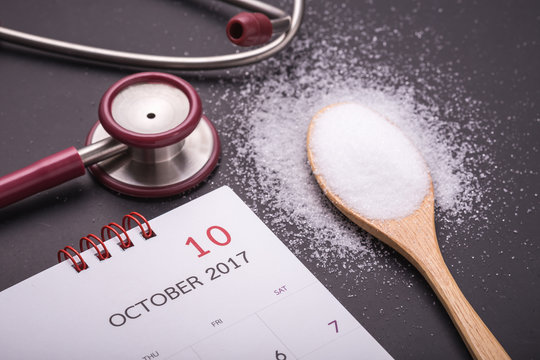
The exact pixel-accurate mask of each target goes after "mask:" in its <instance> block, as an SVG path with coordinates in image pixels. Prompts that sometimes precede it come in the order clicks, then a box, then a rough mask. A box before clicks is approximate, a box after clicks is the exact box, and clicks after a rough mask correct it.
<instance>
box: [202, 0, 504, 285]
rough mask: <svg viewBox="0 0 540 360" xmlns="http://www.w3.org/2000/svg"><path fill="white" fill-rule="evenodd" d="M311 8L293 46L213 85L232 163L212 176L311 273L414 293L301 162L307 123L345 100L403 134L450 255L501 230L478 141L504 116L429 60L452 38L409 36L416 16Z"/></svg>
mask: <svg viewBox="0 0 540 360" xmlns="http://www.w3.org/2000/svg"><path fill="white" fill-rule="evenodd" d="M307 5H308V7H307V9H306V21H304V23H303V25H302V29H301V31H300V33H299V35H298V37H297V38H295V40H294V41H293V42H292V43H291V45H290V46H289V47H288V48H287V49H286V50H284V51H283V52H281V53H279V54H278V55H277V56H275V57H273V58H271V59H268V60H266V61H264V62H261V63H259V64H257V65H255V66H251V67H244V68H241V69H237V70H229V71H227V72H226V74H225V75H224V76H222V77H220V78H219V81H216V82H211V83H212V85H211V87H210V93H209V94H205V96H204V98H203V101H204V104H205V105H204V109H205V110H204V111H205V114H206V115H207V116H208V117H209V118H210V119H211V120H212V121H214V122H215V123H216V124H217V125H218V127H219V128H220V130H221V131H220V136H221V138H222V143H223V144H224V146H223V153H224V156H223V158H222V159H226V160H224V161H222V163H221V165H220V166H221V168H222V169H223V168H226V169H227V171H218V172H217V173H216V176H215V177H214V179H215V181H217V182H218V184H219V185H222V184H224V183H225V184H228V185H230V186H232V187H233V188H235V190H237V191H238V192H239V193H240V194H241V195H242V197H243V199H244V200H245V201H246V202H248V204H249V206H250V207H251V208H252V209H254V210H255V212H256V213H257V215H258V216H259V217H261V218H262V219H263V221H264V222H265V223H266V224H268V225H269V226H270V228H271V229H272V230H273V231H274V232H276V233H277V234H278V236H279V237H280V239H282V240H283V241H284V242H285V243H286V244H287V246H288V247H289V248H290V249H291V250H292V251H294V252H295V253H296V254H297V255H299V256H301V258H302V259H303V260H305V261H307V262H308V263H309V266H310V267H311V268H324V269H325V272H326V273H330V274H331V275H329V276H334V277H339V278H340V280H343V282H344V283H347V284H351V283H354V284H355V285H354V286H351V287H350V291H351V294H358V293H359V291H360V290H359V289H362V283H364V281H365V279H367V278H373V277H375V278H377V279H378V281H383V282H385V283H386V284H393V283H399V282H401V281H404V282H405V283H406V285H407V286H413V285H414V284H415V282H417V280H416V279H415V278H414V273H413V272H410V271H409V270H408V266H409V265H408V264H407V263H406V261H404V260H400V259H399V258H398V257H396V256H390V252H389V250H388V248H387V247H385V246H384V245H383V244H382V243H381V242H380V241H378V240H375V239H373V238H372V237H371V236H370V235H368V234H367V233H365V232H364V231H362V230H360V229H359V228H358V226H356V225H355V224H353V223H352V222H350V221H349V220H348V219H347V218H346V217H345V216H343V214H341V213H340V212H339V211H338V210H337V209H336V208H335V207H334V206H333V205H332V204H331V203H330V202H329V201H328V199H327V198H326V197H325V196H324V195H323V193H322V192H321V190H320V188H319V186H318V184H317V182H316V181H315V178H314V177H313V175H312V173H311V169H310V166H309V163H308V161H307V156H306V135H307V129H308V126H309V123H310V121H311V118H312V117H313V116H314V115H315V114H316V113H317V111H318V110H319V109H321V108H322V107H323V106H324V105H330V104H334V103H337V102H345V101H346V102H355V103H362V104H364V105H366V106H368V107H369V108H371V109H373V110H375V111H377V112H379V113H381V114H384V116H385V117H386V118H387V119H388V120H389V121H390V122H391V123H393V124H395V125H396V126H398V127H399V128H400V129H401V131H403V132H404V133H405V135H406V136H407V137H408V138H409V139H411V141H412V142H413V143H414V145H415V147H416V148H417V149H418V150H419V151H420V152H421V153H422V156H423V158H424V159H425V160H426V163H427V165H428V167H429V169H430V172H431V177H432V180H433V188H434V192H435V208H436V211H435V218H436V222H437V230H438V235H439V243H440V245H441V246H442V247H443V248H444V250H445V251H447V252H449V251H450V250H452V249H453V248H457V247H459V248H461V249H463V248H467V246H469V243H472V242H471V241H470V239H471V236H470V234H474V236H472V239H474V241H476V239H481V238H482V234H483V231H484V230H485V229H487V228H488V227H490V226H493V224H494V223H497V219H496V218H495V217H494V216H493V215H494V213H493V203H492V200H491V198H490V196H485V194H489V192H490V191H492V190H493V189H492V187H493V184H494V183H495V181H496V180H495V179H496V177H497V173H498V172H499V171H500V169H497V168H496V166H495V165H496V163H495V162H494V156H493V152H492V151H486V146H485V145H482V144H489V143H490V141H491V140H490V137H491V135H490V134H492V133H493V132H494V131H495V130H496V128H497V126H498V124H500V120H498V119H497V117H496V116H493V114H491V112H489V111H488V109H487V107H486V106H485V104H483V103H481V102H479V101H478V99H475V98H474V96H471V93H470V92H469V91H468V90H467V88H466V87H465V86H464V83H463V77H462V76H461V75H460V74H459V73H456V72H455V71H451V66H450V65H451V64H444V65H445V66H444V67H441V66H440V65H441V64H433V63H431V62H430V59H429V54H437V52H433V49H438V48H440V46H443V45H444V44H445V39H444V37H443V35H442V34H438V33H437V32H435V31H434V29H431V28H419V29H418V32H417V33H416V34H415V33H413V32H411V31H410V26H411V21H414V17H411V14H410V13H409V14H405V13H399V14H396V16H397V18H396V21H393V22H392V23H391V24H388V23H386V22H385V20H384V21H383V22H381V21H380V20H381V16H380V12H379V11H378V9H377V7H375V6H366V7H363V8H362V11H361V12H360V11H359V10H355V11H351V9H350V7H345V8H342V3H341V2H332V1H327V2H324V5H323V6H324V8H325V11H320V7H319V6H317V9H313V8H311V7H310V6H309V3H308V4H307ZM344 19H345V20H344ZM343 24H356V25H354V26H353V28H350V27H348V26H347V27H345V26H344V25H343ZM374 36H376V37H377V39H378V40H377V41H376V42H373V41H371V40H372V39H373V37H374ZM420 37H421V39H420ZM403 44H416V45H415V46H417V47H418V55H419V56H418V57H411V56H409V55H410V53H404V52H403V51H402V50H403V46H404V45H403ZM404 54H405V55H406V56H403V55H404ZM446 65H449V66H450V67H446ZM205 83H208V81H205ZM238 89H240V90H238ZM461 251H462V250H461ZM459 268H460V266H458V265H455V266H454V268H453V270H455V271H458V270H459ZM338 282H339V281H338ZM367 283H369V282H367Z"/></svg>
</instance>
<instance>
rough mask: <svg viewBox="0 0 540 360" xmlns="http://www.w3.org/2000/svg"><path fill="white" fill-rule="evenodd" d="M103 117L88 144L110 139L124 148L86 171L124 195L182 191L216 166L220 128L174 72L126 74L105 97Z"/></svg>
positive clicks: (102, 109) (144, 195) (92, 132)
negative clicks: (210, 119) (218, 131)
mask: <svg viewBox="0 0 540 360" xmlns="http://www.w3.org/2000/svg"><path fill="white" fill-rule="evenodd" d="M99 118H100V121H99V122H98V123H97V124H96V125H95V126H94V127H93V128H92V130H91V131H90V134H89V135H88V137H87V140H86V144H87V145H91V144H96V143H99V142H103V141H104V140H105V141H106V139H108V138H110V137H111V138H112V139H114V140H112V139H111V140H110V141H111V142H114V141H116V142H117V144H116V146H125V147H126V149H125V150H123V151H120V153H119V154H118V155H115V156H113V157H110V158H108V159H106V160H103V161H100V162H98V163H96V164H94V165H91V166H89V167H88V169H89V171H90V172H91V173H92V174H93V175H94V176H95V177H96V179H98V180H99V181H100V182H102V183H103V184H104V185H106V186H107V187H109V188H111V189H113V190H115V191H118V192H120V193H123V194H127V195H131V196H140V197H162V196H170V195H174V194H179V193H181V192H183V191H185V190H187V189H189V188H191V187H194V186H195V185H197V184H198V183H200V182H201V181H202V180H204V179H205V178H206V177H207V176H208V175H209V174H210V173H211V172H212V170H213V169H214V167H215V166H216V164H217V161H218V158H219V153H220V142H219V137H218V135H217V131H216V129H215V128H214V126H213V125H212V123H211V122H210V121H209V120H208V119H207V118H206V117H205V116H203V115H202V106H201V101H200V98H199V96H198V94H197V93H196V91H195V89H193V87H192V86H191V85H189V84H188V83H187V82H186V81H184V80H182V79H180V78H177V77H175V76H173V75H169V74H163V73H139V74H134V75H131V76H128V77H126V78H123V79H122V80H120V81H118V82H117V83H115V84H114V85H113V86H112V87H111V88H109V90H108V91H107V92H106V93H105V94H104V95H103V98H102V100H101V103H100V108H99ZM110 147H111V146H110V145H109V148H110ZM113 147H114V146H113Z"/></svg>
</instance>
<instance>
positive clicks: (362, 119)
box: [309, 103, 431, 220]
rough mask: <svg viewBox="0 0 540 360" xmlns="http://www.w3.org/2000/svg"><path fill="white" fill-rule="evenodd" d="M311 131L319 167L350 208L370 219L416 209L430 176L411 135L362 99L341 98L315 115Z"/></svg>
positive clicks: (314, 159) (311, 144)
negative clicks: (346, 100) (344, 101)
mask: <svg viewBox="0 0 540 360" xmlns="http://www.w3.org/2000/svg"><path fill="white" fill-rule="evenodd" d="M310 129H311V130H310V133H309V148H310V151H311V154H312V158H311V159H312V162H313V165H314V173H315V174H316V175H319V176H321V177H322V178H323V179H324V182H325V185H326V187H327V189H328V190H329V191H331V192H332V193H333V194H334V195H337V196H338V197H339V198H340V199H341V200H342V201H343V202H344V203H345V204H346V206H348V207H349V208H350V209H352V210H354V211H355V212H356V213H358V214H360V215H362V216H365V217H367V218H370V219H380V220H387V219H394V218H400V217H405V216H407V215H410V214H412V213H413V212H414V211H415V210H416V209H418V207H419V206H420V204H421V203H422V200H423V199H424V197H425V196H426V194H427V191H428V189H429V186H430V182H431V181H430V177H429V174H428V170H427V168H426V165H425V162H424V160H423V159H422V156H421V155H420V154H419V153H418V151H417V150H416V148H415V147H414V145H413V144H412V143H411V142H410V140H409V139H408V138H407V137H405V136H404V135H403V133H402V132H401V131H400V130H399V129H398V128H397V127H396V126H394V125H392V124H391V123H390V122H388V121H387V120H386V119H385V118H384V116H382V115H381V114H379V113H377V112H375V111H373V110H371V109H370V108H368V107H365V106H363V105H360V104H353V103H347V104H337V105H333V106H330V107H327V108H325V109H324V110H322V111H321V112H320V113H318V114H317V116H315V117H314V119H313V121H312V123H311V128H310Z"/></svg>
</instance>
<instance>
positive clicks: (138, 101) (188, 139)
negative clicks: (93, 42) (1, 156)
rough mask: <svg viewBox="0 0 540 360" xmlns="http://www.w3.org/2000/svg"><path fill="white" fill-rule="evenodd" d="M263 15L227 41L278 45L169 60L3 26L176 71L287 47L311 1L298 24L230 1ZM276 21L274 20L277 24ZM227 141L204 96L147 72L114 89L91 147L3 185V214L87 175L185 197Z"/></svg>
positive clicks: (232, 26)
mask: <svg viewBox="0 0 540 360" xmlns="http://www.w3.org/2000/svg"><path fill="white" fill-rule="evenodd" d="M224 1H226V2H228V3H231V4H236V5H238V6H243V7H245V8H248V9H250V10H253V11H260V12H261V13H240V14H238V15H236V16H235V17H233V18H232V19H231V20H230V21H229V23H228V24H227V35H228V37H229V39H230V40H231V41H233V42H234V43H236V44H238V45H241V46H252V45H259V44H262V43H265V42H267V41H268V40H269V39H270V38H271V36H272V34H275V33H276V32H277V33H280V35H279V36H278V38H277V39H275V40H274V41H272V42H270V43H269V44H267V45H264V46H262V47H259V48H257V49H255V50H251V51H246V52H243V53H238V54H230V55H222V56H211V57H193V58H184V57H167V56H154V55H144V54H133V53H127V52H120V51H113V50H106V49H99V48H93V47H88V46H83V45H77V44H71V43H66V42H63V41H58V40H52V39H47V38H43V37H39V36H35V35H29V34H25V33H21V32H18V31H14V30H10V29H6V28H2V27H0V38H2V39H4V40H8V41H12V42H16V43H18V44H23V45H27V46H32V47H37V48H40V49H45V50H50V51H53V52H57V53H62V54H66V55H71V56H77V57H82V58H85V59H94V60H101V61H105V62H111V63H117V64H125V65H136V66H149V67H164V68H175V69H211V68H222V67H231V66H239V65H246V64H250V63H253V62H256V61H260V60H262V59H265V58H267V57H269V56H272V55H273V54H275V53H276V52H277V51H279V50H280V49H282V48H283V47H285V46H286V45H287V44H288V43H289V42H290V41H291V40H292V38H293V37H294V35H295V34H296V32H297V31H298V28H299V26H300V21H301V17H302V13H303V8H304V0H295V6H294V10H293V14H292V18H291V17H289V16H288V15H287V14H286V13H284V12H283V11H282V10H280V9H277V8H275V7H273V6H270V5H267V4H265V3H262V2H259V1H253V0H249V1H248V0H224ZM270 18H272V20H270ZM220 148H221V147H220V140H219V136H218V134H217V131H216V129H215V127H214V126H213V124H212V123H211V122H210V120H208V118H206V117H205V116H204V115H203V114H202V106H201V100H200V98H199V95H198V94H197V92H196V91H195V89H194V88H193V87H192V86H191V85H190V84H189V83H188V82H186V81H185V80H183V79H180V78H178V77H176V76H173V75H170V74H165V73H158V72H145V73H137V74H134V75H130V76H127V77H125V78H123V79H121V80H120V81H118V82H116V83H115V84H113V85H112V86H111V87H110V88H109V89H108V90H107V91H106V92H105V94H104V95H103V97H102V99H101V102H100V105H99V122H98V123H97V124H96V125H95V126H94V127H93V128H92V129H91V131H90V133H89V135H88V137H87V139H86V146H85V147H83V148H80V149H76V148H74V147H70V148H68V149H65V150H63V151H60V152H58V153H56V154H54V155H51V156H48V157H46V158H44V159H42V160H39V161H37V162H36V163H34V164H32V165H29V166H27V167H25V168H23V169H21V170H18V171H15V172H14V173H11V174H9V175H6V176H4V177H1V178H0V207H4V206H6V205H9V204H12V203H14V202H16V201H19V200H21V199H24V198H26V197H28V196H30V195H32V194H35V193H38V192H40V191H43V190H45V189H48V188H51V187H53V186H56V185H58V184H61V183H63V182H65V181H68V180H70V179H73V178H76V177H78V176H81V175H84V174H85V169H86V167H88V170H89V171H90V172H91V173H92V175H94V177H95V178H96V179H97V180H99V181H100V182H101V183H103V184H104V185H105V186H107V187H109V188H111V189H113V190H115V191H117V192H120V193H122V194H126V195H131V196H137V197H164V196H171V195H176V194H180V193H182V192H184V191H186V190H188V189H190V188H192V187H194V186H196V185H197V184H199V183H200V182H201V181H203V180H204V179H206V178H207V177H208V176H209V175H210V173H211V172H212V171H213V169H214V168H215V167H216V165H217V163H218V159H219V154H220Z"/></svg>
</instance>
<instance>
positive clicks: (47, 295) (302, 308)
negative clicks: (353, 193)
mask: <svg viewBox="0 0 540 360" xmlns="http://www.w3.org/2000/svg"><path fill="white" fill-rule="evenodd" d="M149 225H150V226H151V229H152V232H153V235H152V236H151V237H149V238H144V237H143V236H142V235H141V231H140V229H139V228H138V227H134V228H132V229H130V230H129V231H127V234H128V235H129V237H130V239H131V241H132V243H133V246H130V247H128V248H122V247H121V246H118V240H117V239H115V238H112V239H110V240H107V241H106V242H105V244H106V246H107V249H108V251H109V252H110V257H109V258H107V259H106V260H100V259H99V258H98V257H97V256H96V255H97V250H96V249H94V248H91V249H89V250H86V251H85V252H83V253H82V254H81V255H82V256H83V258H84V260H85V262H86V264H87V268H86V269H85V270H83V271H76V270H75V269H74V267H73V264H72V263H71V262H70V261H63V262H61V263H59V264H57V265H55V266H53V267H51V268H49V269H47V270H45V271H43V272H41V273H39V274H37V275H35V276H33V277H31V278H29V279H27V280H25V281H23V282H21V283H19V284H17V285H14V286H12V287H11V288H9V289H7V290H4V291H3V292H1V293H0V329H1V336H0V349H1V350H0V352H1V357H2V358H3V359H37V358H44V359H143V360H151V359H169V360H217V359H219V360H224V359H231V360H232V359H234V360H238V359H270V360H293V359H303V360H323V359H325V360H326V359H370V360H375V359H391V356H390V355H389V354H388V353H387V352H386V351H385V350H384V349H383V348H382V347H381V346H380V345H379V344H378V343H377V341H376V340H375V339H374V338H373V337H372V336H371V335H370V334H369V333H368V332H367V331H366V330H365V329H364V328H363V327H362V326H361V325H360V323H359V322H358V321H357V320H356V319H355V318H354V317H353V316H352V315H351V314H350V313H349V312H348V311H347V310H346V309H345V308H344V307H343V306H342V305H341V304H340V303H339V301H337V299H336V298H335V297H334V296H333V295H332V294H331V293H330V292H329V291H328V290H327V289H326V288H325V287H324V286H323V285H322V284H321V283H320V282H319V281H318V280H317V279H316V278H315V277H314V276H313V274H311V273H310V272H309V271H308V270H307V269H306V268H305V267H304V266H303V264H302V263H301V262H300V261H299V260H298V259H297V258H296V257H295V256H294V255H293V254H292V253H291V252H290V251H289V250H288V249H287V247H286V246H285V245H284V244H283V243H282V242H281V241H280V240H279V239H278V238H277V237H276V236H275V235H274V234H273V233H272V232H271V231H270V230H269V229H268V228H267V227H266V226H265V225H264V224H263V222H262V221H261V220H260V219H259V218H258V217H257V216H256V215H255V214H254V213H253V212H252V211H251V210H250V209H249V208H248V207H247V206H246V205H245V204H244V203H243V201H242V200H241V199H240V198H239V197H238V196H237V195H236V194H235V193H234V192H233V191H232V190H231V189H230V188H228V187H222V188H219V189H217V190H215V191H213V192H211V193H209V194H207V195H204V196H202V197H200V198H198V199H196V200H193V201H191V202H189V203H188V204H186V205H183V206H180V207H178V208H176V209H174V210H172V211H170V212H168V213H166V214H163V215H161V216H159V217H157V218H155V219H153V220H150V221H149Z"/></svg>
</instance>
